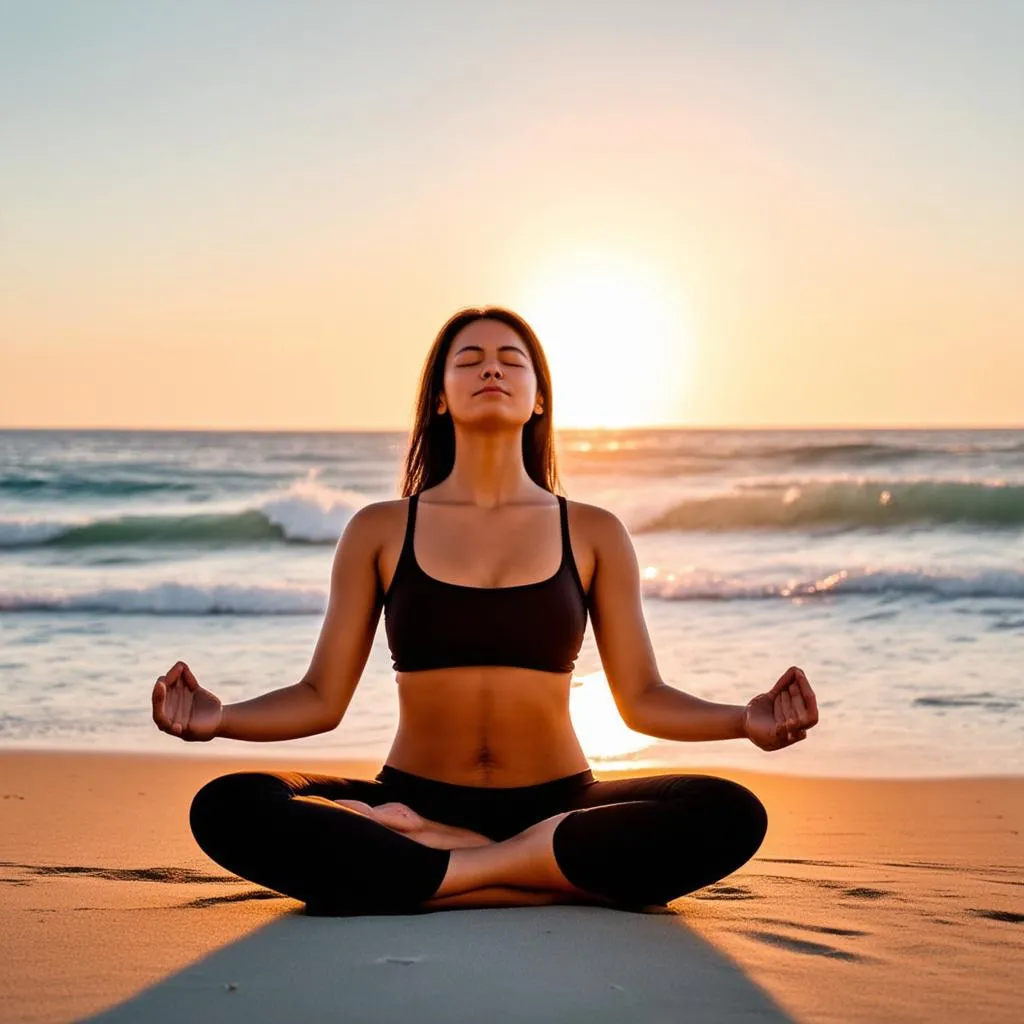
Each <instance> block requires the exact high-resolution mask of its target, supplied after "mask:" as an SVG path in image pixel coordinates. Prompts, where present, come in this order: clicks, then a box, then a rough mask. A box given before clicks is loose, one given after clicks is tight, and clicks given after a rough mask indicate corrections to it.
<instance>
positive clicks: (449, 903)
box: [300, 797, 613, 910]
mask: <svg viewBox="0 0 1024 1024" xmlns="http://www.w3.org/2000/svg"><path fill="white" fill-rule="evenodd" d="M300 799H301V798H300ZM305 799H314V800H315V799H322V798H318V797H307V798H305ZM333 802H334V803H337V804H341V805H343V806H345V807H348V808H350V809H351V810H353V811H356V812H357V813H359V814H365V815H366V816H367V817H369V818H372V819H374V820H376V821H378V822H380V823H381V824H382V825H385V826H387V827H388V828H390V829H393V830H394V831H396V832H401V833H403V834H404V835H406V836H407V837H408V838H409V839H413V840H415V841H416V842H418V843H422V844H423V845H424V846H433V847H435V848H437V849H445V850H451V851H452V859H451V860H450V861H449V866H448V871H447V873H446V875H445V878H444V880H443V881H442V883H441V885H440V887H439V888H438V889H437V891H436V892H435V894H434V896H433V897H431V898H430V899H429V900H426V901H425V902H424V903H423V904H422V907H423V908H424V909H428V910H443V909H449V908H454V907H508V906H539V905H542V904H551V903H598V904H602V905H605V904H611V903H612V902H613V901H611V900H608V899H606V898H605V897H603V896H599V895H597V894H596V893H588V892H585V891H584V890H582V889H578V888H577V887H576V886H574V885H573V884H572V883H571V882H570V881H569V880H568V879H567V878H565V876H564V875H563V874H562V873H561V871H559V869H558V865H557V863H556V862H555V861H554V857H553V856H552V854H551V835H552V834H553V833H554V830H555V828H556V827H557V825H558V822H559V821H561V819H562V818H564V817H565V815H566V814H568V813H569V812H567V811H566V812H564V813H562V814H556V815H553V816H552V817H550V818H546V819H544V820H543V821H540V822H536V823H535V824H533V825H530V826H529V827H528V828H526V829H524V830H523V831H522V832H519V833H517V834H516V835H514V836H512V837H511V838H509V839H506V840H503V841H501V842H498V841H496V840H494V839H491V838H490V837H488V836H485V835H481V834H480V833H479V832H474V831H472V830H471V829H467V828H459V827H457V826H455V825H446V824H444V823H443V822H439V821H431V820H430V819H429V818H426V817H424V816H423V815H420V814H418V813H417V812H416V811H414V810H413V809H412V808H411V807H409V806H408V805H407V804H403V803H398V802H392V803H385V804H377V805H376V806H371V805H370V804H367V803H364V802H363V801H361V800H346V799H339V800H334V801H333ZM474 847H494V848H497V847H501V850H500V852H499V851H498V850H497V849H492V850H490V851H489V852H488V855H487V857H486V859H481V858H474V859H471V860H469V861H465V860H462V859H460V860H459V861H455V851H456V850H466V849H470V848H474ZM503 875H508V876H510V877H511V878H514V879H516V882H515V883H514V884H513V883H511V882H508V883H505V884H499V882H498V879H499V878H500V877H502V876H503Z"/></svg>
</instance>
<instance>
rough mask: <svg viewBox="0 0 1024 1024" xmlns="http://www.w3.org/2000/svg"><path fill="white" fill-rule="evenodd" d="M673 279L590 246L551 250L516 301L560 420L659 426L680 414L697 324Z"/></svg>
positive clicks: (566, 423)
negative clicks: (539, 352) (542, 357)
mask: <svg viewBox="0 0 1024 1024" xmlns="http://www.w3.org/2000/svg"><path fill="white" fill-rule="evenodd" d="M685 306H686V304H685V296H684V295H683V292H682V290H681V289H680V287H679V286H678V285H670V283H669V282H668V281H666V280H663V279H662V278H661V277H660V275H659V274H658V273H657V272H656V271H655V270H653V269H652V268H649V267H645V266H643V265H642V264H641V263H639V262H637V261H635V260H631V259H629V258H628V257H626V256H617V255H615V254H613V253H611V252H608V251H603V250H597V249H588V250H581V251H577V252H574V253H573V254H571V255H570V256H562V257H560V258H557V259H552V260H551V262H550V263H549V264H548V265H546V266H542V267H541V268H540V270H538V272H537V275H536V277H535V279H534V281H533V282H532V284H531V285H530V286H529V287H528V288H527V289H526V294H525V297H524V299H523V300H522V302H521V309H522V311H523V314H524V315H525V316H526V318H527V320H529V321H530V323H531V325H532V326H533V327H534V329H535V330H536V331H537V334H538V336H539V337H540V340H541V343H542V344H543V345H544V350H545V352H546V353H547V356H548V361H549V363H550V366H551V374H552V380H553V389H554V402H553V406H554V416H555V420H556V422H557V423H558V425H559V426H560V427H626V426H656V425H659V424H664V423H677V422H679V421H681V420H683V419H685V404H686V402H685V400H686V395H687V391H688V388H689V386H690V381H691V379H692V366H691V363H692V354H693V342H694V339H693V332H692V327H691V325H690V324H689V322H688V320H689V318H688V311H687V309H686V308H685Z"/></svg>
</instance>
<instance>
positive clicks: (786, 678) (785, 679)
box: [768, 667, 798, 697]
mask: <svg viewBox="0 0 1024 1024" xmlns="http://www.w3.org/2000/svg"><path fill="white" fill-rule="evenodd" d="M796 671H798V669H796V668H792V667H791V668H787V669H786V671H785V672H783V673H782V675H781V676H779V678H778V680H777V682H776V683H775V685H774V686H773V687H772V688H771V689H770V690H769V691H768V692H769V693H770V694H771V695H772V696H773V697H775V696H777V695H778V694H779V692H780V691H781V690H782V689H783V687H786V686H789V684H790V683H791V682H793V673H794V672H796Z"/></svg>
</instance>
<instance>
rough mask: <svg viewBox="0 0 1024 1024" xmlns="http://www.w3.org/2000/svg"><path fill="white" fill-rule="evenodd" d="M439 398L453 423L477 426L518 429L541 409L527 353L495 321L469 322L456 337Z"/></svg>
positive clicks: (509, 331) (519, 341) (516, 338)
mask: <svg viewBox="0 0 1024 1024" xmlns="http://www.w3.org/2000/svg"><path fill="white" fill-rule="evenodd" d="M484 388H499V389H500V390H497V391H494V390H491V391H484V390H482V389H484ZM443 395H444V401H445V407H446V409H447V412H448V414H449V415H450V416H451V417H452V418H453V419H454V420H457V421H458V422H460V423H471V424H474V425H480V426H484V425H489V426H495V427H500V426H503V425H507V426H521V425H522V424H524V423H526V422H527V421H528V420H529V419H530V417H531V416H532V415H533V412H534V410H535V409H536V408H538V407H539V408H543V399H539V398H538V393H537V375H536V373H535V372H534V369H533V361H532V360H531V358H530V350H529V349H528V348H527V347H526V342H524V341H523V340H522V338H520V337H519V335H518V334H516V332H515V331H514V330H513V329H512V328H511V327H509V326H508V324H504V323H502V322H501V321H500V320H487V319H480V320H474V321H473V322H472V323H469V324H467V325H466V326H465V327H463V328H462V330H461V331H459V333H458V334H457V335H456V336H455V338H454V339H453V341H452V343H451V346H450V347H449V349H448V356H447V358H446V359H445V367H444V390H443Z"/></svg>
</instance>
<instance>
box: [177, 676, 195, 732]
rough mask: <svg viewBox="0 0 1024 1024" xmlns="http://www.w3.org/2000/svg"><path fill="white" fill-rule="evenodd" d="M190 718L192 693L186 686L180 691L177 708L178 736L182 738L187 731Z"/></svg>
mask: <svg viewBox="0 0 1024 1024" xmlns="http://www.w3.org/2000/svg"><path fill="white" fill-rule="evenodd" d="M191 717H192V691H191V690H190V689H189V688H188V687H187V686H186V687H184V688H183V689H182V691H181V704H180V706H179V707H178V721H177V727H178V735H179V736H183V735H184V734H185V732H186V730H187V729H188V720H189V718H191Z"/></svg>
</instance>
